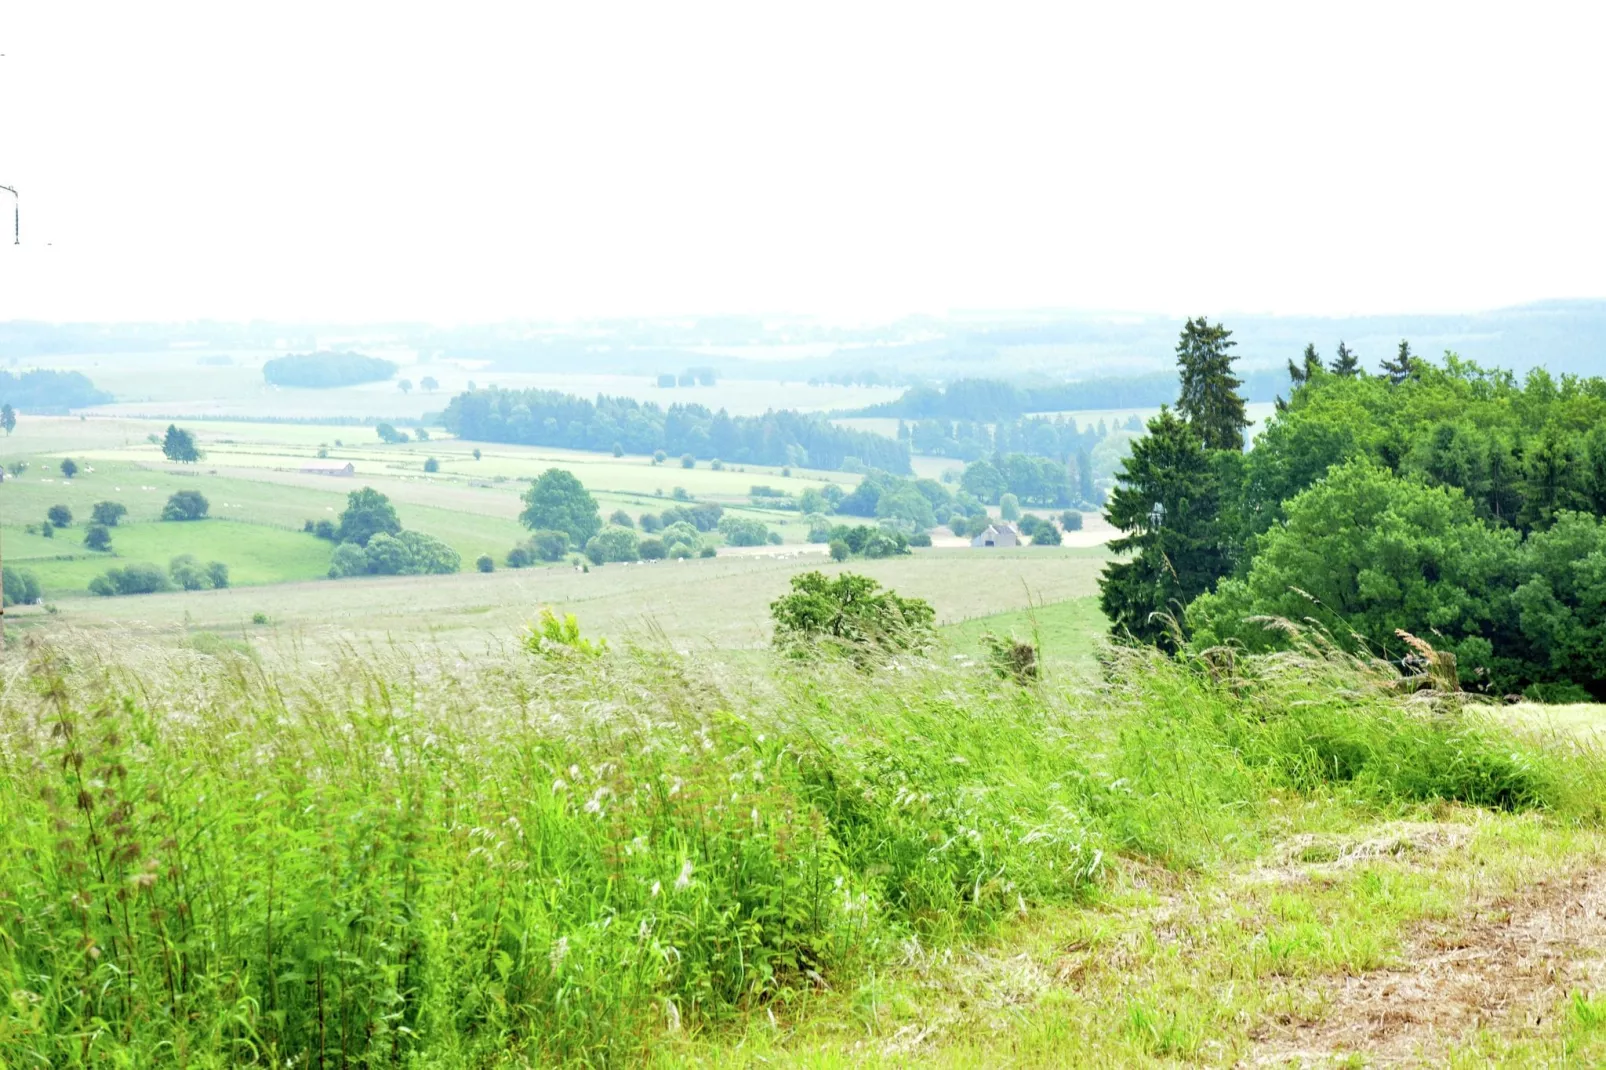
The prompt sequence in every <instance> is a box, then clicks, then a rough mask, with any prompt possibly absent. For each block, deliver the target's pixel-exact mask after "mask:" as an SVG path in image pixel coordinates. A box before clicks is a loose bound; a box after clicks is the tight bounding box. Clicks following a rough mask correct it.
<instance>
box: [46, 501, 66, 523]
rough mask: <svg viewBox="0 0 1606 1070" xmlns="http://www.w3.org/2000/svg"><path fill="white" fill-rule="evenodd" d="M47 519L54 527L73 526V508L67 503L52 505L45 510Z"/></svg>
mask: <svg viewBox="0 0 1606 1070" xmlns="http://www.w3.org/2000/svg"><path fill="white" fill-rule="evenodd" d="M45 519H46V520H48V521H50V526H51V527H53V528H65V527H71V526H72V510H71V509H69V508H67V507H66V506H65V505H52V506H51V507H50V508H49V509H47V510H45Z"/></svg>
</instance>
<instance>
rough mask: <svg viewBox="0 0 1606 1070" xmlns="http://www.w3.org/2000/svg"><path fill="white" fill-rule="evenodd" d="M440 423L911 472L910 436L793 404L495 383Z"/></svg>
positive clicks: (483, 433) (512, 436) (538, 437)
mask: <svg viewBox="0 0 1606 1070" xmlns="http://www.w3.org/2000/svg"><path fill="white" fill-rule="evenodd" d="M441 422H442V424H443V425H444V426H445V427H446V429H447V430H449V431H451V432H452V433H453V434H455V435H458V436H460V437H462V438H470V439H479V440H481V441H484V442H517V443H522V444H524V445H528V446H560V447H564V448H567V449H579V450H611V449H613V448H614V447H615V446H616V445H617V446H618V447H620V448H621V449H622V450H624V451H625V452H628V453H655V452H658V451H663V452H664V453H665V454H670V455H677V456H678V455H681V454H690V455H691V456H693V457H696V458H704V459H713V458H719V459H722V460H725V461H730V462H735V463H737V464H749V463H751V464H782V465H795V466H798V467H809V468H827V469H840V468H843V467H849V468H857V467H859V466H863V467H866V468H879V469H882V470H884V471H887V472H893V473H897V474H907V473H908V472H909V471H910V468H909V446H908V444H907V443H904V442H895V441H893V440H891V439H888V438H886V437H884V436H882V435H876V434H871V433H869V432H866V431H851V430H848V429H846V428H842V427H838V426H836V425H835V424H833V423H831V422H830V420H828V419H826V418H825V417H824V416H820V415H817V414H813V413H798V412H793V411H791V410H786V411H781V412H768V413H765V414H764V415H763V416H731V415H730V414H728V413H727V412H725V410H723V409H721V410H720V411H718V412H713V411H711V410H709V409H708V408H707V407H706V406H703V405H671V406H669V407H668V408H667V409H666V408H663V407H660V406H658V405H655V404H652V403H650V402H639V401H635V400H633V399H631V398H615V397H600V396H599V397H598V398H597V399H596V401H594V402H593V401H588V400H586V399H585V398H580V397H575V396H573V395H572V394H562V393H558V392H556V391H551V390H499V389H492V390H475V391H471V392H468V393H464V394H459V395H458V396H456V397H454V398H453V399H452V400H451V403H450V404H448V405H447V406H446V411H445V412H444V413H443V414H442V416H441Z"/></svg>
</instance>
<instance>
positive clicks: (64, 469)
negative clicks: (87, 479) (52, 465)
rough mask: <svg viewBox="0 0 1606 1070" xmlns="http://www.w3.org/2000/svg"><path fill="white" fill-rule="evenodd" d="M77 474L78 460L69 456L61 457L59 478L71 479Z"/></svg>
mask: <svg viewBox="0 0 1606 1070" xmlns="http://www.w3.org/2000/svg"><path fill="white" fill-rule="evenodd" d="M77 474H78V462H77V461H75V460H73V459H72V458H71V457H63V458H62V461H61V478H63V479H71V478H72V477H73V476H75V475H77Z"/></svg>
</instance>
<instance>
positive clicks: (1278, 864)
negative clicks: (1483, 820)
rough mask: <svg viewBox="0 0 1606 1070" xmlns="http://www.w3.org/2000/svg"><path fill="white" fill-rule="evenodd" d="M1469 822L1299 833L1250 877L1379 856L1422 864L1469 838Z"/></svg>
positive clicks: (1291, 877)
mask: <svg viewBox="0 0 1606 1070" xmlns="http://www.w3.org/2000/svg"><path fill="white" fill-rule="evenodd" d="M1475 831H1476V829H1474V828H1473V827H1472V826H1471V825H1453V824H1445V823H1442V822H1415V821H1401V822H1396V823H1394V824H1390V825H1384V826H1382V827H1381V828H1377V829H1374V830H1372V831H1371V832H1370V834H1368V835H1367V836H1365V837H1364V838H1356V837H1352V836H1351V837H1346V836H1335V835H1322V834H1315V833H1302V834H1301V835H1298V836H1292V837H1290V838H1289V839H1287V840H1286V841H1284V842H1283V843H1282V844H1281V845H1280V846H1279V848H1278V850H1277V851H1276V852H1275V853H1274V854H1273V856H1272V858H1271V859H1270V860H1269V861H1268V862H1267V863H1266V864H1264V865H1262V866H1259V867H1257V868H1256V869H1254V870H1252V871H1251V872H1250V874H1249V876H1248V880H1249V881H1250V882H1251V883H1272V884H1288V883H1294V882H1297V881H1302V880H1310V879H1312V878H1316V877H1320V876H1322V875H1323V874H1328V873H1337V872H1341V871H1343V870H1346V869H1349V868H1351V867H1353V866H1358V865H1361V864H1363V863H1368V862H1375V861H1377V860H1378V859H1380V858H1390V859H1395V860H1397V861H1400V862H1404V863H1407V864H1411V863H1415V864H1426V863H1429V862H1431V861H1432V860H1433V859H1435V858H1437V857H1439V856H1440V855H1443V854H1445V853H1447V852H1449V851H1458V850H1460V849H1462V848H1464V847H1465V846H1466V845H1467V844H1468V843H1469V842H1471V840H1472V835H1473V833H1474V832H1475Z"/></svg>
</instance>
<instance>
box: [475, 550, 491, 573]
mask: <svg viewBox="0 0 1606 1070" xmlns="http://www.w3.org/2000/svg"><path fill="white" fill-rule="evenodd" d="M474 567H475V568H477V569H479V570H480V571H481V572H495V571H496V562H495V561H494V560H492V558H491V555H490V554H481V555H480V556H479V557H477V558H475V559H474Z"/></svg>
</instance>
